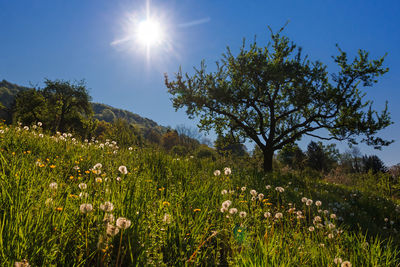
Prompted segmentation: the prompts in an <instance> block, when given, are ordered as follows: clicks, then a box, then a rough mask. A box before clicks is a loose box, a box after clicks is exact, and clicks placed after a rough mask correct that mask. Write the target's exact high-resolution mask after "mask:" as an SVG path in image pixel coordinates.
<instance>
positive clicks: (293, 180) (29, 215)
mask: <svg viewBox="0 0 400 267" xmlns="http://www.w3.org/2000/svg"><path fill="white" fill-rule="evenodd" d="M117 145H118V144H114V143H113V142H112V141H111V140H110V141H108V142H105V143H100V142H95V141H87V142H80V141H77V140H75V139H74V138H73V136H68V135H65V136H63V135H56V136H49V135H46V134H44V135H43V134H42V133H41V129H40V127H31V126H30V127H25V128H23V127H22V126H21V127H10V126H6V125H0V263H1V266H13V265H16V266H24V264H26V265H25V266H28V265H27V264H30V265H31V266H195V265H201V266H213V265H221V266H227V265H229V266H237V265H239V266H399V265H400V254H399V253H400V245H399V244H400V235H399V233H398V231H399V230H400V206H399V205H397V204H396V203H395V202H393V200H390V199H386V198H385V197H384V196H381V195H373V194H370V193H367V192H363V191H362V190H354V189H352V188H350V187H344V186H339V185H333V184H328V183H325V182H322V181H320V180H316V179H314V178H312V177H309V176H307V175H301V174H298V175H293V174H290V173H287V174H284V173H279V172H274V173H273V174H270V175H262V174H259V173H256V172H255V171H253V170H251V169H245V168H237V167H235V166H227V164H226V163H224V162H223V161H222V160H217V161H215V162H213V161H211V160H200V159H196V158H195V157H192V156H190V157H187V158H176V157H173V156H171V155H168V154H165V153H163V152H161V151H157V150H154V149H151V148H138V147H131V148H126V149H125V148H124V149H122V148H118V147H117ZM125 168H126V169H125ZM216 170H219V171H216ZM18 264H19V265H18Z"/></svg>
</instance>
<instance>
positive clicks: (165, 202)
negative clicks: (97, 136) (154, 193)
mask: <svg viewBox="0 0 400 267" xmlns="http://www.w3.org/2000/svg"><path fill="white" fill-rule="evenodd" d="M162 204H163V205H164V206H169V205H170V204H169V202H168V201H164V202H163V203H162Z"/></svg>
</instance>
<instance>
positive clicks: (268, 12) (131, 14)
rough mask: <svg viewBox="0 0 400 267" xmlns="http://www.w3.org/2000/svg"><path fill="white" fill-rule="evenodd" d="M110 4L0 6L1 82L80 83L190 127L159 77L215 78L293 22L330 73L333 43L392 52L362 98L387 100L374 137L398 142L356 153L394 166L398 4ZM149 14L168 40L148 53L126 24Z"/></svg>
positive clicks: (296, 38)
mask: <svg viewBox="0 0 400 267" xmlns="http://www.w3.org/2000/svg"><path fill="white" fill-rule="evenodd" d="M114 3H115V2H113V3H111V2H109V1H105V0H103V1H87V2H83V3H78V2H74V3H70V2H68V3H60V2H57V3H55V2H51V1H35V2H28V1H26V2H23V3H22V2H7V3H5V2H2V3H0V18H1V22H2V23H1V24H2V25H6V27H2V28H0V33H1V35H2V36H4V37H5V38H4V40H3V42H2V43H0V58H2V63H1V64H0V75H1V77H0V78H1V79H5V80H7V81H9V82H11V83H15V84H18V85H21V86H30V85H29V83H32V84H36V85H39V86H40V87H42V86H43V81H44V78H49V79H62V80H81V79H85V80H86V84H87V87H88V89H89V94H90V95H91V96H92V100H93V102H99V103H104V104H107V105H110V106H113V107H115V108H120V109H125V110H128V111H131V112H133V113H136V114H139V115H140V116H142V117H145V118H149V119H151V120H153V121H155V122H157V124H159V125H162V126H171V127H173V128H175V127H176V126H177V125H179V124H185V125H187V126H190V127H195V124H196V122H194V121H191V120H189V119H188V118H187V116H186V114H185V112H184V111H183V110H180V111H178V112H175V111H174V108H173V107H172V103H171V101H170V100H169V98H170V96H169V95H168V93H167V90H166V87H165V85H164V77H163V74H164V73H168V74H169V75H170V76H171V75H173V73H175V72H177V71H178V69H179V66H182V70H183V71H184V72H189V73H191V72H192V71H193V67H198V66H199V65H200V62H201V60H202V59H204V60H205V61H206V64H207V65H208V71H213V70H214V69H215V64H214V62H215V61H217V60H219V59H220V58H221V54H222V53H223V52H225V50H226V49H225V47H226V46H229V47H231V48H232V50H233V51H234V52H236V51H237V49H238V48H239V47H240V45H241V43H242V39H243V38H246V39H247V40H248V41H251V40H253V38H254V36H255V35H257V40H258V42H259V45H266V44H267V41H268V39H269V38H268V37H269V34H268V30H267V26H268V25H269V26H271V28H272V29H273V30H274V31H277V30H278V29H279V28H280V27H282V26H283V25H284V24H285V23H286V22H287V21H290V22H289V24H288V25H287V26H286V28H285V30H284V32H283V33H284V34H285V35H287V36H288V37H289V38H290V39H291V41H293V42H295V43H296V44H297V45H299V46H301V47H302V48H303V51H304V53H305V54H308V55H309V57H310V59H312V60H316V59H318V60H321V61H322V62H323V63H325V64H327V65H328V69H329V70H331V69H332V66H333V64H332V63H333V61H332V59H331V56H333V55H336V54H337V52H336V48H335V44H336V43H338V44H339V46H340V47H341V48H342V49H343V50H344V51H346V52H348V53H349V55H351V56H352V55H354V54H355V53H356V52H357V49H359V48H360V49H365V50H367V51H369V52H370V54H371V57H372V58H378V57H380V56H383V55H385V53H388V55H387V56H386V58H385V64H384V65H385V66H387V67H389V72H388V73H387V74H386V75H384V76H383V77H382V78H380V79H379V81H378V83H377V84H376V85H374V86H373V87H372V88H367V90H365V91H366V92H367V95H366V99H369V100H373V101H374V108H375V109H377V110H378V111H380V110H381V109H382V107H383V106H384V103H385V101H386V100H388V101H389V104H388V110H389V112H390V113H391V118H392V120H393V122H394V124H393V125H391V126H389V127H387V128H386V129H384V130H382V131H381V132H380V134H379V135H378V136H381V137H383V138H386V139H394V140H395V143H393V144H392V145H390V146H389V147H384V148H383V149H382V150H381V151H379V150H374V149H373V148H370V147H367V146H366V145H359V146H358V147H359V148H360V150H361V153H362V154H368V155H373V154H374V155H377V156H379V157H380V158H381V159H382V160H383V161H384V162H385V164H386V165H388V166H391V165H395V164H398V163H400V159H399V156H398V155H399V153H398V152H397V151H400V144H399V140H398V138H397V137H396V134H395V133H396V132H399V130H400V126H399V125H398V122H399V119H400V108H399V107H396V98H399V96H400V93H399V92H398V90H397V91H396V88H395V85H396V84H398V83H399V80H400V68H399V66H398V64H396V63H397V62H399V61H400V54H399V51H398V49H397V46H396V44H397V43H398V41H399V36H400V35H399V30H398V29H397V27H396V25H399V23H400V19H399V18H398V16H397V14H398V11H400V4H399V3H398V2H396V1H389V2H386V3H380V2H379V3H375V2H374V1H357V2H352V3H347V2H345V1H339V2H329V3H327V4H326V3H320V2H318V1H310V2H309V5H301V4H300V3H299V2H297V3H295V4H293V3H291V4H292V5H290V4H289V5H288V3H289V1H284V2H283V1H282V2H279V3H266V2H262V3H255V2H251V3H246V4H243V2H242V1H232V2H229V4H226V3H227V2H218V3H215V2H214V1H211V0H210V1H202V2H201V3H199V2H196V1H185V2H179V3H178V1H170V2H168V3H166V2H164V1H147V2H146V1H118V3H117V4H114ZM388 3H390V4H388ZM355 10H357V12H358V13H357V14H354V12H355ZM148 13H151V14H154V16H156V17H157V18H158V19H159V21H160V22H162V25H161V26H162V27H164V28H163V30H164V31H165V32H164V35H167V36H164V37H163V43H162V44H158V45H154V47H150V45H149V43H146V47H145V48H143V46H140V45H139V44H136V43H131V42H130V41H129V38H127V37H126V32H127V30H128V31H129V29H127V27H128V26H127V23H128V24H129V22H130V19H132V18H135V19H137V20H142V19H143V18H144V17H145V16H146V14H148ZM243 21H245V22H246V23H243ZM381 25H384V27H382V26H381ZM128 28H129V27H128ZM229 29H234V30H229ZM127 40H128V41H127ZM160 40H161V39H160ZM160 42H161V41H160ZM211 138H215V135H211ZM310 140H312V139H311V138H303V139H302V140H301V141H300V142H299V145H300V147H301V148H302V149H303V150H305V148H306V145H307V144H308V143H309V142H310ZM313 140H315V141H317V140H318V139H313ZM323 143H324V144H329V143H336V144H338V145H337V148H338V149H340V152H341V153H343V152H344V151H345V150H346V149H347V144H346V143H345V142H342V143H340V142H323ZM247 145H248V144H247Z"/></svg>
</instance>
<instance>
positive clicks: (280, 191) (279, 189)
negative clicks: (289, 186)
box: [275, 186, 285, 193]
mask: <svg viewBox="0 0 400 267" xmlns="http://www.w3.org/2000/svg"><path fill="white" fill-rule="evenodd" d="M275 190H276V191H278V192H279V193H283V192H284V191H285V189H284V188H283V187H280V186H278V187H275Z"/></svg>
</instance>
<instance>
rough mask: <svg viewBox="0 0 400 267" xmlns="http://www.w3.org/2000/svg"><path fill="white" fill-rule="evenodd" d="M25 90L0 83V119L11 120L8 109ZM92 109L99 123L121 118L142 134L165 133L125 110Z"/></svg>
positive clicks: (149, 121)
mask: <svg viewBox="0 0 400 267" xmlns="http://www.w3.org/2000/svg"><path fill="white" fill-rule="evenodd" d="M27 89H29V88H28V87H24V86H19V85H17V84H13V83H10V82H8V81H6V80H3V81H0V104H1V105H3V106H4V107H5V108H6V109H3V110H0V118H2V119H5V120H7V121H10V120H11V114H10V110H9V109H10V108H11V106H12V104H13V101H14V98H15V96H16V95H17V94H18V93H19V92H21V91H24V90H27ZM92 108H93V112H94V115H93V117H94V118H96V119H98V120H101V121H106V122H113V121H114V119H117V118H121V119H125V120H126V121H127V122H128V123H131V124H134V125H136V126H138V127H139V128H140V129H142V130H143V131H144V132H146V130H148V129H154V130H156V131H157V132H159V133H162V132H165V131H166V128H165V127H163V126H160V125H158V124H157V123H156V122H155V121H153V120H151V119H148V118H143V117H141V116H139V115H138V114H135V113H132V112H130V111H127V110H123V109H118V108H114V107H111V106H109V105H106V104H100V103H92Z"/></svg>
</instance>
